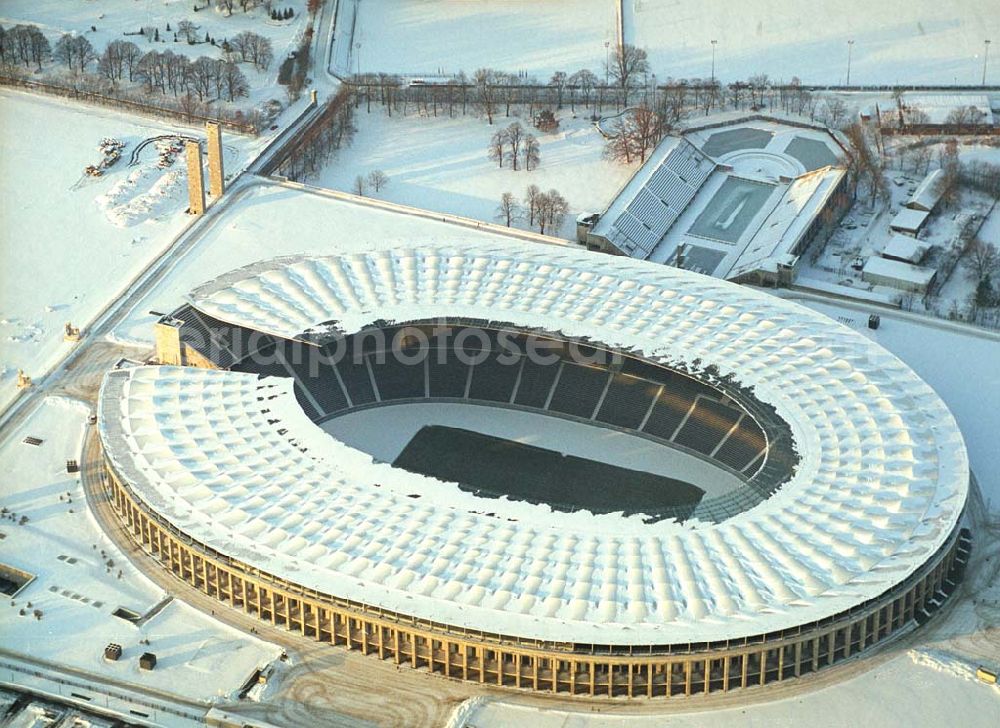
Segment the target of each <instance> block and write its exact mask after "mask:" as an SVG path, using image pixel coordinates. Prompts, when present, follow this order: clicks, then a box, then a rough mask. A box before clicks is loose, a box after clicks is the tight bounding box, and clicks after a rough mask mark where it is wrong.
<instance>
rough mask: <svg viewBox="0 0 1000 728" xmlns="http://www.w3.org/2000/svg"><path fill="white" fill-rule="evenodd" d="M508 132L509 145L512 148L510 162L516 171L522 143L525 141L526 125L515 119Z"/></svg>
mask: <svg viewBox="0 0 1000 728" xmlns="http://www.w3.org/2000/svg"><path fill="white" fill-rule="evenodd" d="M506 132H507V146H508V147H509V149H510V152H509V156H510V163H511V166H512V167H513V168H514V171H515V172H516V171H517V164H518V160H519V158H520V156H521V143H522V142H523V141H524V127H523V126H521V124H520V122H517V121H515V122H514V123H513V124H511V125H510V126H508V127H507V129H506Z"/></svg>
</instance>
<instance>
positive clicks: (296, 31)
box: [0, 0, 306, 104]
mask: <svg viewBox="0 0 1000 728" xmlns="http://www.w3.org/2000/svg"><path fill="white" fill-rule="evenodd" d="M205 5H206V3H205V2H203V1H202V0H87V2H79V3H66V2H62V1H61V0H4V1H3V3H0V24H2V25H3V26H4V27H9V26H11V25H16V24H18V23H24V24H26V25H36V26H38V27H39V28H40V29H41V30H42V32H44V33H45V35H46V37H48V39H49V42H50V43H52V45H55V42H56V41H57V40H58V39H59V36H60V35H62V34H63V33H76V34H78V35H83V36H84V37H85V38H87V40H89V41H90V43H91V45H92V46H94V48H95V50H96V51H97V53H98V55H100V53H101V51H103V50H104V47H105V46H106V45H107V44H108V43H109V42H111V41H113V40H130V41H132V42H133V43H135V44H136V45H138V46H139V49H140V50H142V51H143V52H146V51H150V50H157V51H160V52H163V51H167V50H170V51H173V52H174V53H180V54H183V55H185V56H188V57H190V58H191V59H192V60H193V59H195V58H197V57H198V56H208V57H209V58H221V57H222V49H221V46H222V41H223V40H224V39H226V38H232V37H233V36H235V35H237V34H238V33H241V32H243V31H245V30H248V31H251V32H254V33H257V34H258V35H262V36H264V37H265V38H267V39H268V40H270V41H271V45H272V47H273V50H274V62H273V63H272V64H271V67H270V68H269V69H268V70H267V71H264V72H257V71H255V70H254V68H253V66H252V65H251V64H249V63H243V64H241V68H242V70H243V72H244V73H245V74H246V77H247V81H248V82H249V84H250V87H251V96H250V99H251V101H252V102H253V103H254V104H256V103H259V102H261V101H265V100H267V99H270V98H277V99H280V100H282V101H284V100H285V94H284V90H283V89H282V88H281V87H278V86H277V82H278V68H279V66H280V65H281V61H282V60H283V59H284V58H285V57H286V56H287V55H288V54H289V52H291V51H292V50H294V49H295V48H296V46H297V45H298V40H299V38H300V37H301V35H302V33H303V31H304V28H305V19H306V12H305V6H306V1H305V0H281V2H275V3H274V7H275V8H280V9H281V10H284V9H285V8H287V7H290V8H292V9H293V10H294V11H295V17H294V18H292V19H290V20H283V21H274V20H271V19H270V17H269V16H268V13H267V12H266V11H265V9H264V7H263V5H262V4H261V5H259V6H258V7H256V8H252V9H250V10H249V11H248V12H246V13H244V12H243V11H242V10H240V6H239V3H234V6H235V10H234V12H233V14H232V15H231V16H229V17H227V16H226V14H225V13H224V12H223V11H221V10H218V9H216V8H215V3H214V2H212V3H209V4H208V5H209V6H208V7H205ZM195 7H198V8H199V11H198V12H195V11H194V8H195ZM183 20H189V21H191V22H192V23H194V25H195V26H196V27H197V36H198V42H197V43H194V44H189V43H188V42H187V41H186V39H184V38H183V37H178V39H177V40H176V41H175V40H174V36H175V31H176V30H177V24H178V23H180V22H181V21H183ZM167 25H169V26H170V28H171V30H169V31H168V30H167ZM140 28H155V29H158V30H159V33H160V41H159V42H156V41H155V40H153V39H152V38H148V37H147V36H146V35H145V34H143V35H132V34H134V33H138V32H139V29H140ZM126 33H128V34H130V35H125V34H126ZM206 34H208V35H211V37H212V38H214V39H215V40H216V45H214V46H213V45H212V44H211V43H205V42H204V40H205V35H206ZM91 70H93V68H92V69H91Z"/></svg>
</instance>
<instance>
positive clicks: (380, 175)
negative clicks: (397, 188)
mask: <svg viewBox="0 0 1000 728" xmlns="http://www.w3.org/2000/svg"><path fill="white" fill-rule="evenodd" d="M368 184H369V185H370V186H371V188H372V189H373V190H375V191H376V192H380V191H381V190H382V188H383V187H385V186H386V185H387V184H389V175H387V174H386V173H385V172H383V171H382V170H381V169H373V170H372V171H371V172H369V173H368Z"/></svg>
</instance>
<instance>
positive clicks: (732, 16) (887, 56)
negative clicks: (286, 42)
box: [338, 0, 1000, 84]
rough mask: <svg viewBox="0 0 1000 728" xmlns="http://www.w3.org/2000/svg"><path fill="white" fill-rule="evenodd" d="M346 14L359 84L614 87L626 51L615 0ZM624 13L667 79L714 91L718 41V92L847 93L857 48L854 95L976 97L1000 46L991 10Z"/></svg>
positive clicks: (373, 6) (630, 3)
mask: <svg viewBox="0 0 1000 728" xmlns="http://www.w3.org/2000/svg"><path fill="white" fill-rule="evenodd" d="M354 3H357V15H356V19H355V18H354V13H353V7H354V6H353V4H354ZM341 5H343V6H345V7H346V8H347V9H346V10H344V9H342V10H341V14H342V15H341V17H342V18H343V19H345V20H344V22H343V23H340V24H339V26H338V34H344V35H343V37H341V38H338V43H339V44H341V45H344V44H347V43H350V44H351V46H352V49H353V51H354V57H353V58H352V59H351V62H350V71H351V72H352V73H353V72H356V71H357V70H358V69H359V68H360V70H361V72H363V73H364V72H369V71H385V72H389V73H406V74H409V75H424V76H426V77H428V78H431V77H433V76H435V75H437V74H446V75H447V74H453V73H456V72H457V71H459V70H464V71H465V72H466V73H470V74H471V73H472V72H473V71H475V70H476V69H477V68H482V67H493V68H499V69H502V70H506V71H510V72H517V71H522V70H523V71H527V72H528V73H529V74H530V75H534V76H536V77H537V78H538V79H539V80H541V81H547V80H548V78H549V77H550V76H551V75H552V72H553V71H565V72H567V73H573V72H574V71H576V70H578V69H580V68H589V69H590V70H592V71H594V73H597V74H598V75H599V76H603V64H604V60H605V55H606V50H605V46H604V43H605V42H606V41H610V42H611V44H612V45H614V44H615V43H616V42H617V38H618V31H617V19H616V18H617V7H618V5H619V3H618V2H617V1H616V0H548V2H532V1H531V0H491V1H490V2H475V3H470V2H467V1H466V0H364V1H363V2H358V0H342V2H341ZM621 7H622V8H623V10H624V17H623V23H624V36H625V42H626V43H631V44H634V45H637V46H640V47H642V48H645V49H646V50H647V51H648V53H649V60H650V64H651V71H652V72H653V73H655V74H656V75H657V77H658V78H666V77H668V76H670V77H673V78H708V77H709V76H710V75H711V72H712V45H711V41H713V40H716V41H718V43H717V45H716V48H715V50H716V57H715V72H716V77H718V78H720V79H723V80H733V79H736V78H746V77H747V76H749V75H751V74H754V73H766V74H769V75H770V76H771V77H772V78H775V79H786V80H788V79H790V78H791V77H792V76H798V77H799V78H801V79H802V80H803V81H806V82H808V83H844V82H845V81H846V77H847V50H848V46H847V42H848V40H853V41H854V45H853V50H852V59H851V61H852V62H851V83H853V84H873V83H887V84H889V83H897V82H899V83H949V84H950V83H962V84H978V83H979V82H980V80H981V78H982V71H983V55H982V54H983V40H984V39H986V38H994V39H995V38H997V37H998V36H1000V13H997V12H996V11H995V9H994V8H993V7H992V6H991V4H990V3H988V2H982V1H981V0H956V2H952V3H941V2H936V0H887V1H886V2H880V3H873V2H867V1H866V0H845V2H841V3H836V4H831V3H826V4H822V5H819V6H817V5H816V4H815V3H809V2H804V1H803V0H795V1H793V2H787V0H747V1H746V2H740V3H732V2H709V3H693V2H688V3H682V2H679V1H678V0H670V1H666V0H624V2H622V3H621ZM352 21H353V22H352ZM351 33H353V40H351V37H352V36H351ZM420 39H428V40H429V39H433V41H432V42H419V41H420ZM358 43H360V48H358V47H357V44H358ZM341 70H343V69H341ZM987 81H988V82H991V83H998V82H1000V62H995V63H993V64H991V67H990V68H988V74H987Z"/></svg>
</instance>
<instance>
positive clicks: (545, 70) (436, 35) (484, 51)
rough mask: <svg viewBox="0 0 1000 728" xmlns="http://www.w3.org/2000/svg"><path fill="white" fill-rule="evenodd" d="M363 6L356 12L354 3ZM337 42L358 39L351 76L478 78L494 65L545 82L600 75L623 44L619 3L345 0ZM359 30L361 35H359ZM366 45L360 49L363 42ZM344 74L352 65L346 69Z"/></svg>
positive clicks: (601, 0)
mask: <svg viewBox="0 0 1000 728" xmlns="http://www.w3.org/2000/svg"><path fill="white" fill-rule="evenodd" d="M355 3H356V7H357V12H356V16H354V17H353V20H354V22H353V23H352V22H349V21H351V20H352V16H353V15H354V14H353V13H352V12H351V7H350V6H351V5H352V4H355ZM340 4H341V5H342V6H344V8H342V9H341V16H340V17H341V19H344V18H346V22H342V20H338V30H337V33H338V39H337V43H338V44H340V45H341V46H343V45H344V44H345V43H348V42H351V41H350V40H349V39H353V42H351V48H352V50H353V55H352V57H351V61H350V69H349V71H350V73H356V72H358V70H359V69H360V72H361V73H369V72H375V71H384V72H387V73H405V74H407V75H410V76H416V75H420V76H424V77H426V78H428V79H431V78H434V77H436V76H442V75H443V76H450V75H452V74H456V73H458V72H459V71H465V72H466V73H467V74H469V75H471V74H472V73H473V72H474V71H475V70H476V69H477V68H483V67H491V68H497V69H500V70H503V71H507V72H509V73H516V72H518V71H527V72H528V73H531V74H534V75H537V76H538V77H539V78H540V79H543V80H545V81H547V80H548V78H549V77H550V76H551V75H552V73H553V72H555V71H565V72H566V73H573V72H574V71H577V70H579V69H581V68H590V69H592V70H593V71H594V72H595V73H597V72H598V70H600V68H601V64H602V63H603V62H604V56H605V47H604V44H605V42H608V43H610V44H611V45H612V46H613V45H614V44H615V42H616V41H615V38H617V33H616V30H615V15H616V10H615V9H616V5H617V3H616V2H612V1H611V0H546V2H537V1H536V0H492V1H491V2H468V0H340ZM351 33H353V35H351ZM358 44H360V48H359V47H358ZM338 70H339V71H343V70H345V69H342V68H341V69H338Z"/></svg>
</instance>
